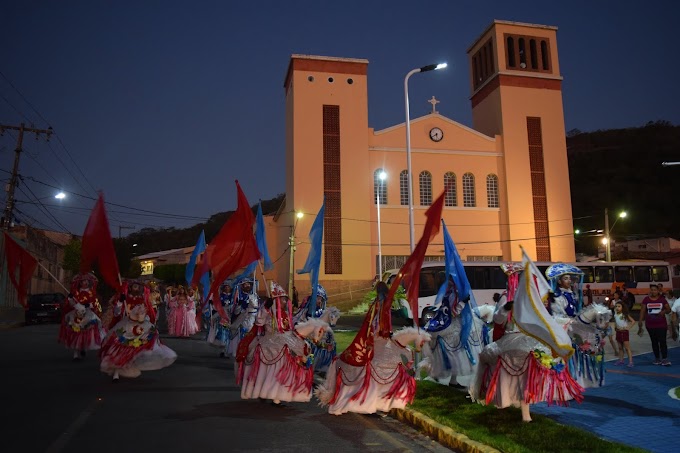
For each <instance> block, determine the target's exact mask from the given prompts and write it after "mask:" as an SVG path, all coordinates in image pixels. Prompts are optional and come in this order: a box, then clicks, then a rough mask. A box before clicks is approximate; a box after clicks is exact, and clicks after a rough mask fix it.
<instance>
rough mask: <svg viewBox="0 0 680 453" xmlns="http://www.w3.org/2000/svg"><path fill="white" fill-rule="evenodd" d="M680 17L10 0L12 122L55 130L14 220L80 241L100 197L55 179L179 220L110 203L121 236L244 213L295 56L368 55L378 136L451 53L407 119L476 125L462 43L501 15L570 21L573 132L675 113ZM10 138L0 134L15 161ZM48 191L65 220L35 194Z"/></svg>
mask: <svg viewBox="0 0 680 453" xmlns="http://www.w3.org/2000/svg"><path fill="white" fill-rule="evenodd" d="M679 10H680V8H679V7H678V6H675V2H672V1H646V2H639V1H619V2H592V1H575V2H546V1H545V0H544V1H536V2H534V1H532V2H508V1H486V2H473V1H422V2H416V1H412V0H411V1H397V0H392V1H389V2H388V1H382V2H380V1H350V0H345V1H339V2H330V1H292V0H291V1H267V2H264V1H248V2H244V1H210V2H208V1H191V2H189V1H184V2H179V1H134V2H133V1H115V2H112V1H108V2H103V1H94V0H90V1H60V2H55V1H51V2H47V1H43V2H38V1H28V0H26V1H13V2H10V1H8V0H3V1H2V2H0V42H2V51H1V52H0V72H2V74H3V75H4V76H5V77H2V76H0V124H18V123H20V122H22V121H23V122H26V123H32V124H34V125H35V127H38V128H47V127H48V126H49V125H51V126H52V127H53V128H54V130H55V132H56V133H57V134H58V138H59V139H57V137H53V138H52V140H50V142H49V144H48V143H46V142H45V140H44V139H41V140H39V141H35V139H34V137H33V136H32V135H27V136H26V139H25V146H24V149H25V151H26V152H25V153H23V154H22V158H21V164H20V173H21V174H22V175H23V176H24V177H25V178H24V184H23V185H22V187H21V189H22V191H23V192H22V191H21V190H20V191H18V192H17V194H16V198H17V199H18V200H20V202H18V203H17V208H18V209H19V211H20V212H17V214H16V215H17V217H18V218H19V219H22V220H24V221H25V222H26V223H29V224H32V225H34V226H36V227H40V228H45V227H48V228H50V229H54V230H57V231H60V230H62V226H63V228H65V229H67V230H69V231H70V232H72V233H75V234H78V235H80V234H82V231H83V229H84V226H85V222H86V220H87V216H88V215H89V210H90V209H91V207H92V205H93V201H91V200H90V199H88V198H85V197H79V196H77V195H74V194H70V195H69V196H68V197H67V198H66V199H64V200H62V201H58V200H54V199H53V198H52V196H53V194H54V193H56V190H54V189H53V188H51V187H49V186H48V185H45V184H49V185H50V186H55V187H59V188H62V189H64V190H67V191H70V192H74V193H77V194H81V195H86V196H87V197H94V196H96V195H95V194H96V192H95V189H96V190H102V191H103V192H104V194H105V197H106V200H107V201H109V202H114V203H118V204H121V205H125V206H130V207H133V208H140V209H144V210H147V211H154V212H162V213H168V214H172V215H173V216H172V217H168V216H159V215H157V214H153V213H149V212H146V213H142V212H140V211H130V210H128V209H124V208H119V207H112V206H109V207H108V209H109V217H110V221H111V224H112V228H111V230H112V233H113V234H114V236H117V235H118V232H119V228H118V227H119V226H120V225H129V226H135V227H136V228H137V230H139V229H141V228H145V227H170V226H175V227H185V226H189V225H192V224H195V223H197V222H199V221H201V219H207V218H208V217H209V216H210V215H212V214H214V213H216V212H220V211H226V210H230V209H234V208H235V205H236V195H235V187H234V179H239V180H240V182H241V185H242V187H243V190H244V192H245V194H246V196H247V197H248V199H249V201H250V202H251V203H255V202H257V200H258V198H262V199H267V198H272V197H274V196H276V195H277V194H279V193H282V192H283V191H284V190H285V174H284V173H283V171H282V168H284V158H285V140H284V127H285V117H284V90H283V80H284V76H285V72H286V68H287V65H288V61H289V58H290V55H291V54H294V53H300V54H315V55H326V56H336V57H351V58H366V59H368V60H369V61H370V64H369V72H368V81H369V83H368V93H369V127H373V128H375V129H376V130H379V129H383V128H386V127H389V126H392V125H395V124H399V123H402V122H403V121H404V107H403V105H404V98H403V81H404V77H405V75H406V73H407V72H408V71H409V70H411V69H413V68H416V67H420V66H423V65H426V64H430V63H435V62H439V61H446V62H448V64H449V67H448V69H447V70H445V71H437V72H435V73H427V74H423V75H420V76H417V77H413V78H412V79H411V81H410V84H409V91H410V101H411V117H412V118H416V117H418V116H421V115H424V114H426V113H427V112H428V111H430V109H431V106H430V104H428V103H427V102H426V101H427V100H428V99H429V98H430V97H431V96H433V95H434V96H436V97H437V99H439V100H440V101H441V103H440V104H439V105H438V106H437V108H438V110H439V112H440V113H441V114H442V115H445V116H447V117H449V118H452V119H454V120H456V121H458V122H460V123H463V124H465V125H468V126H469V125H471V108H470V101H469V95H470V92H469V81H468V69H467V56H466V53H465V51H466V49H467V48H468V46H469V45H470V44H472V42H473V41H474V40H475V39H476V38H477V37H478V36H479V35H480V34H481V32H482V31H483V30H484V29H485V28H486V27H487V26H488V25H489V24H490V23H491V22H492V20H493V19H502V20H511V21H518V22H528V23H536V24H545V25H554V26H557V27H558V28H559V30H558V32H557V37H558V49H559V56H560V68H561V71H562V76H563V77H564V83H563V86H562V87H563V96H564V106H565V118H566V129H567V130H570V129H574V128H578V129H580V130H582V131H591V130H596V129H607V128H619V127H630V126H641V125H644V124H645V123H646V122H648V121H650V120H652V121H655V120H661V119H663V120H668V121H671V122H672V123H674V124H678V123H680V109H679V108H678V105H679V101H680V83H678V77H679V76H678V74H680V59H678V50H677V48H678V44H679V43H678V41H679V40H678V36H677V34H676V32H675V31H674V29H675V28H676V20H677V17H678V12H679ZM10 83H11V84H10ZM12 85H14V87H15V88H16V89H15V88H13V87H12ZM17 90H18V91H17ZM19 92H20V93H21V94H19ZM29 103H30V104H29ZM31 106H32V107H33V108H32V107H31ZM36 111H37V112H36ZM15 137H16V134H9V133H5V135H4V136H3V137H0V159H1V164H0V169H2V170H11V168H12V162H13V159H14V152H13V150H14V148H15V143H16V138H15ZM74 161H75V164H74ZM81 171H82V172H83V173H84V174H85V175H86V177H83V175H82V174H81ZM8 177H9V174H8V173H7V172H6V171H2V172H0V179H2V180H3V183H4V181H5V180H6V179H7V178H8ZM30 178H32V179H30ZM2 198H3V206H4V199H5V195H4V193H3V195H2ZM35 198H38V199H41V201H42V202H43V203H44V204H45V205H46V206H47V210H48V211H49V212H50V213H51V214H52V215H53V216H54V217H55V218H56V221H55V219H52V218H51V217H50V216H48V215H47V214H46V213H45V212H42V211H40V210H39V209H38V207H37V206H36V205H35V203H34V204H31V203H25V201H32V200H33V201H34V200H35ZM124 212H125V213H124ZM131 212H137V214H136V215H132V214H130V213H131ZM139 214H144V215H139ZM176 215H179V216H185V217H186V218H177V217H175V216H176ZM56 222H58V223H59V224H60V225H59V224H57V223H56ZM131 231H132V230H123V234H124V235H125V234H128V233H130V232H131Z"/></svg>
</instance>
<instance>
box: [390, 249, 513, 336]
mask: <svg viewBox="0 0 680 453" xmlns="http://www.w3.org/2000/svg"><path fill="white" fill-rule="evenodd" d="M500 264H501V263H500V262H463V266H465V274H466V275H467V278H468V281H469V282H470V287H471V288H472V292H473V293H474V296H475V301H476V302H477V305H480V304H493V295H494V293H502V292H503V291H505V286H506V283H507V277H506V276H505V273H504V272H503V269H501V267H500ZM398 273H399V269H390V270H389V271H386V272H385V273H384V274H383V281H384V282H385V283H387V286H390V285H391V284H392V282H393V281H394V279H395V278H396V277H397V274H398ZM445 281H446V265H445V263H444V262H443V261H427V262H425V263H423V267H422V268H421V269H420V283H419V289H418V319H419V320H420V325H421V326H424V325H425V324H426V323H427V321H429V320H430V319H432V318H433V317H434V314H435V311H436V309H437V307H435V304H434V301H435V299H436V298H437V291H439V287H440V286H441V285H442V284H443V283H444V282H445ZM402 305H404V306H405V307H406V311H407V313H408V317H409V319H413V313H412V312H411V307H410V306H409V304H408V302H406V301H403V303H402Z"/></svg>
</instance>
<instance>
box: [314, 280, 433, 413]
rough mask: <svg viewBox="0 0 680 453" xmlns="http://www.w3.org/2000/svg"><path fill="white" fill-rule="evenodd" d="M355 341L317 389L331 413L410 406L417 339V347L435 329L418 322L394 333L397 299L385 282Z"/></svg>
mask: <svg viewBox="0 0 680 453" xmlns="http://www.w3.org/2000/svg"><path fill="white" fill-rule="evenodd" d="M376 292H377V296H376V299H375V300H374V302H373V303H372V304H371V307H370V308H369V310H368V313H367V314H366V317H365V318H364V323H363V325H362V327H361V329H360V330H359V332H358V333H357V336H356V337H355V338H354V340H353V341H352V343H351V344H350V346H349V347H348V348H347V349H346V350H345V351H344V352H343V353H342V354H341V355H340V356H338V357H337V358H336V359H335V361H334V362H333V363H332V364H331V366H330V367H329V369H328V372H327V373H326V379H325V381H324V383H323V385H321V386H319V387H318V388H317V390H316V391H315V394H316V396H317V397H318V398H319V400H320V402H321V405H322V406H328V413H330V414H333V415H340V414H344V413H346V412H356V413H360V414H373V413H375V412H378V411H382V412H388V411H389V410H390V409H395V408H404V407H405V406H406V404H407V403H410V402H412V401H413V398H414V397H415V390H416V381H415V378H414V377H413V375H414V373H415V372H414V370H413V351H412V349H411V348H410V347H408V346H407V345H408V344H410V343H411V342H413V343H414V344H415V347H416V351H419V350H420V348H422V346H423V345H424V344H425V343H426V342H428V341H430V334H429V333H427V332H425V331H424V330H422V329H421V330H419V329H416V328H413V327H410V328H406V329H402V330H400V331H399V332H397V333H395V334H394V335H392V332H391V329H392V322H391V313H390V311H391V304H390V303H389V301H387V300H386V297H387V293H388V289H387V285H386V284H385V283H384V282H378V284H377V285H376Z"/></svg>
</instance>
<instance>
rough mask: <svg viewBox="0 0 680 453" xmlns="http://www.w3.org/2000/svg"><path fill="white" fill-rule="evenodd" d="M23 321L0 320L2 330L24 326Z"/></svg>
mask: <svg viewBox="0 0 680 453" xmlns="http://www.w3.org/2000/svg"><path fill="white" fill-rule="evenodd" d="M23 325H24V323H23V322H0V330H10V329H16V328H17V327H21V326H23Z"/></svg>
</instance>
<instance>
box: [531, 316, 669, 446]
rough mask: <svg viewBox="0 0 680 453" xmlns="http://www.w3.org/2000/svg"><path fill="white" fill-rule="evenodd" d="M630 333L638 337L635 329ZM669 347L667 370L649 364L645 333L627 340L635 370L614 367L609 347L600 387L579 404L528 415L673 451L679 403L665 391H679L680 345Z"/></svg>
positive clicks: (539, 409)
mask: <svg viewBox="0 0 680 453" xmlns="http://www.w3.org/2000/svg"><path fill="white" fill-rule="evenodd" d="M633 332H637V328H635V330H634V331H633ZM633 337H634V338H633ZM668 346H669V350H668V358H669V360H670V361H671V363H672V365H671V366H669V367H662V366H659V365H652V361H653V360H654V355H653V354H652V353H651V349H652V348H651V342H650V340H649V335H648V334H647V332H646V331H645V332H644V335H643V336H642V338H640V337H638V336H637V335H636V334H635V335H631V349H632V351H633V355H634V357H633V361H634V363H635V367H634V368H627V367H626V366H623V367H621V366H616V365H614V363H615V358H614V357H613V353H612V350H611V346H610V345H609V344H608V345H607V347H606V357H607V363H606V365H605V367H606V370H607V376H606V381H605V386H604V387H600V388H590V389H587V390H586V393H585V400H584V401H583V403H581V404H571V405H570V406H569V407H556V406H551V407H548V406H547V405H545V404H538V405H535V406H532V409H531V411H532V412H535V413H538V414H543V415H546V416H547V417H550V418H552V419H553V420H555V421H557V422H559V423H562V424H565V425H571V426H576V427H579V428H582V429H585V430H587V431H590V432H592V433H595V434H597V435H598V436H600V437H602V438H603V439H608V440H612V441H618V442H622V443H624V444H627V445H632V446H636V447H640V448H644V449H645V450H649V451H652V452H659V453H661V452H669V451H676V449H677V443H678V442H677V434H678V433H679V432H680V401H679V400H676V399H673V398H671V397H670V396H669V395H668V392H669V390H670V389H671V388H674V387H678V386H680V348H679V347H678V346H680V345H679V344H678V342H677V341H673V340H670V339H669V340H668ZM626 363H627V359H626Z"/></svg>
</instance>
